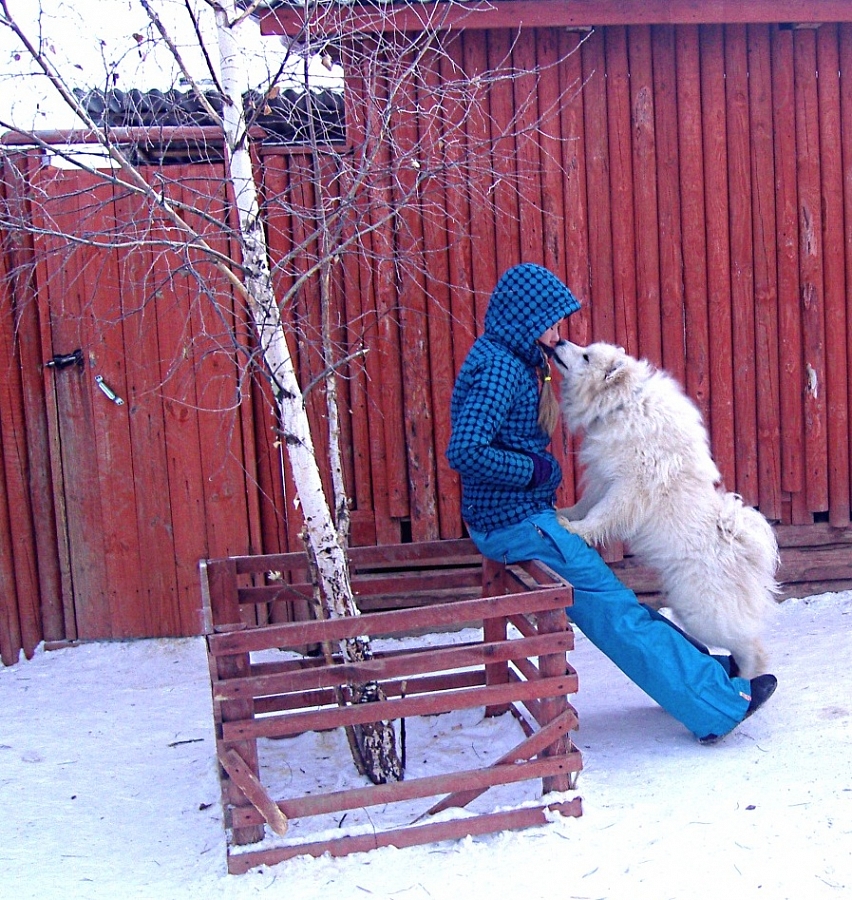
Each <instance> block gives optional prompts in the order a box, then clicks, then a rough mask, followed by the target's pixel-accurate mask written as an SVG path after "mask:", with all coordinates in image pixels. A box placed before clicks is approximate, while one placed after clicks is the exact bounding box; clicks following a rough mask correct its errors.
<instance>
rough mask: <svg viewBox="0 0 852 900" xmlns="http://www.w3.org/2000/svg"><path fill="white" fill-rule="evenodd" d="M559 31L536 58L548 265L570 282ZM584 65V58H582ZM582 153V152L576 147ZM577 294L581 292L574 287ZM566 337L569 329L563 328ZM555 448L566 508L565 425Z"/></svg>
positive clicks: (570, 214)
mask: <svg viewBox="0 0 852 900" xmlns="http://www.w3.org/2000/svg"><path fill="white" fill-rule="evenodd" d="M559 38H560V35H559V32H558V31H556V30H555V29H549V28H547V29H545V28H542V29H539V30H538V31H537V32H536V59H537V64H538V71H539V78H538V86H537V91H538V96H539V117H540V127H539V144H540V147H541V175H540V180H541V197H542V205H541V209H542V216H543V220H542V227H543V239H542V245H543V246H542V254H543V256H542V261H543V264H544V265H545V267H546V268H548V269H549V270H550V271H551V272H553V273H554V274H556V275H557V276H559V277H560V278H561V279H562V280H563V281H565V282H566V283H567V284H570V281H569V277H568V262H569V261H568V259H567V256H566V238H567V234H568V232H569V230H570V229H571V228H572V227H575V228H576V227H577V226H578V224H579V223H576V222H574V221H573V220H574V219H575V217H576V215H577V210H575V209H566V207H565V205H564V204H565V196H564V191H565V182H566V181H567V180H568V179H569V178H570V177H571V176H572V174H573V176H574V179H575V180H576V173H571V172H569V171H566V169H565V166H564V161H563V159H562V150H563V147H564V146H565V144H566V143H568V142H571V143H573V144H576V136H574V135H569V136H563V135H562V130H561V127H562V121H561V112H562V110H563V109H564V108H565V107H566V106H568V105H570V103H571V101H572V100H573V97H574V95H575V93H576V91H577V86H576V85H575V84H574V82H573V80H568V81H563V75H564V74H565V73H564V70H563V65H562V63H563V53H568V52H570V51H568V50H567V49H566V48H564V47H563V46H562V42H561V41H560V39H559ZM577 60H578V61H579V54H578V55H577ZM574 149H575V150H576V148H574ZM574 290H575V291H576V290H577V287H576V285H574ZM563 337H567V330H566V329H565V327H564V326H563ZM551 450H552V452H553V453H554V455H555V456H556V458H557V460H558V461H559V465H560V468H561V469H562V472H563V479H562V485H561V487H560V489H559V500H558V501H557V502H558V503H559V505H560V506H567V505H570V504H571V503H572V502H573V499H570V498H573V476H574V473H573V465H572V458H571V455H570V452H569V450H568V437H567V434H566V433H565V430H564V428H563V427H562V426H561V425H560V426H557V429H556V431H555V433H554V435H553V439H552V441H551Z"/></svg>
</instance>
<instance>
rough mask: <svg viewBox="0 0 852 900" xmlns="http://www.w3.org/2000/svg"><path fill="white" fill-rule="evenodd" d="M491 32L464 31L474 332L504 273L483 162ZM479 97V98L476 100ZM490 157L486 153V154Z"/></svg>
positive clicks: (489, 174) (458, 360) (488, 170)
mask: <svg viewBox="0 0 852 900" xmlns="http://www.w3.org/2000/svg"><path fill="white" fill-rule="evenodd" d="M490 38H491V35H490V33H489V32H487V31H479V30H477V31H471V32H468V33H465V34H464V56H463V58H464V71H465V75H466V77H467V79H468V80H472V81H473V82H474V83H475V84H476V85H477V89H476V91H475V95H474V102H473V103H471V105H470V107H469V110H468V115H467V121H466V122H465V149H466V151H467V156H468V159H469V160H470V162H469V164H468V173H469V180H468V183H469V185H470V212H471V219H470V229H471V241H472V243H473V246H474V248H475V253H474V254H473V290H474V304H475V306H474V313H475V317H474V318H475V321H474V325H475V334H474V335H473V336H471V340H470V343H473V340H472V337H475V335H478V334H479V333H480V332H481V331H482V325H483V322H484V321H485V311H486V309H487V307H488V300H489V298H490V297H491V292H492V291H493V290H494V285H495V284H496V283H497V279H498V278H499V277H500V275H501V274H502V270H501V269H500V268H499V266H500V260H499V259H498V257H497V233H496V229H497V217H496V215H495V214H494V193H493V191H492V188H493V187H494V174H493V170H492V167H491V165H490V163H489V164H488V165H485V164H484V159H483V157H485V148H486V147H488V146H489V145H490V136H491V111H490V99H489V98H490V86H489V81H490V77H491V76H490V74H489V65H488V59H489V53H488V44H489V41H490ZM477 101H478V102H477ZM486 158H487V157H486ZM458 337H459V335H458V330H456V338H457V339H456V341H455V343H458V344H460V346H459V349H458V350H457V351H456V352H455V366H456V370H457V371H458V369H459V368H460V367H461V364H462V362H463V360H464V357H465V356H466V355H467V351H468V349H469V344H468V335H467V333H466V332H464V331H463V332H462V333H461V335H460V337H461V340H458ZM462 351H463V352H462Z"/></svg>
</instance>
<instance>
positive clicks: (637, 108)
mask: <svg viewBox="0 0 852 900" xmlns="http://www.w3.org/2000/svg"><path fill="white" fill-rule="evenodd" d="M628 35H629V41H628V53H629V63H630V105H631V121H632V125H633V160H632V166H633V193H634V197H635V201H634V202H635V205H636V213H635V215H636V225H635V228H636V231H635V233H636V250H635V253H636V288H635V291H636V328H637V337H638V340H637V343H636V347H637V350H638V352H639V355H640V356H643V357H645V358H646V359H649V360H651V362H653V363H654V364H655V365H657V366H661V365H663V329H664V327H665V323H664V322H663V320H662V315H661V298H660V232H659V228H660V218H659V210H658V201H657V191H658V185H657V164H658V157H657V137H656V134H657V131H658V129H657V123H656V104H657V101H656V97H655V91H654V72H653V69H654V67H653V63H652V58H651V29H650V26H647V25H636V26H633V27H631V28H630V29H629V30H628Z"/></svg>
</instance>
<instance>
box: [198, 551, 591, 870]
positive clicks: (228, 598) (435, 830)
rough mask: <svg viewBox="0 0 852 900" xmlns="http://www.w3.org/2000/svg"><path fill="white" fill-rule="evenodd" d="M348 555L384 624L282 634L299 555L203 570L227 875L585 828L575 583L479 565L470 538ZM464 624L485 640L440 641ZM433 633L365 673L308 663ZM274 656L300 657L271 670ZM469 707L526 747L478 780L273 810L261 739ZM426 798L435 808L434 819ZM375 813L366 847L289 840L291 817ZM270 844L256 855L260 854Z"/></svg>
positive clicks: (297, 800) (291, 612)
mask: <svg viewBox="0 0 852 900" xmlns="http://www.w3.org/2000/svg"><path fill="white" fill-rule="evenodd" d="M350 555H351V569H352V584H353V589H354V591H355V593H356V597H357V600H358V602H359V606H360V608H361V609H362V610H383V611H376V612H366V613H364V614H362V615H361V616H359V617H357V618H339V619H329V620H324V621H301V622H299V621H283V622H278V623H276V622H275V621H272V620H274V619H275V618H276V617H278V618H279V619H280V618H284V619H288V618H290V619H292V618H293V617H295V616H296V615H298V614H299V610H300V609H302V610H303V609H304V606H305V604H306V602H307V600H308V598H310V596H311V592H312V588H311V584H310V581H309V578H308V577H307V569H306V563H305V557H304V555H303V554H296V553H291V554H279V555H270V556H251V557H230V558H227V559H218V560H207V561H204V562H202V564H201V580H202V593H203V597H204V602H205V614H206V620H207V647H208V660H209V665H210V677H211V685H212V692H213V710H214V720H215V728H216V739H217V755H218V760H219V763H220V765H219V774H220V779H221V786H222V802H223V808H224V813H225V825H226V828H227V830H228V833H229V834H228V871H229V872H231V873H240V872H245V871H247V870H248V869H250V868H252V867H254V866H258V865H261V864H265V865H273V864H275V863H277V862H281V861H282V860H285V859H288V858H290V857H293V856H296V855H299V854H312V855H315V856H318V855H321V854H323V853H326V852H330V853H331V854H333V855H344V854H347V853H352V852H356V851H364V850H369V849H373V848H376V847H383V846H388V845H393V846H396V847H405V846H412V845H416V844H423V843H428V842H432V841H440V840H446V839H452V838H458V837H463V836H465V835H473V834H484V833H488V832H493V831H498V830H504V829H513V828H523V827H527V826H530V825H535V824H543V823H545V822H546V821H548V819H549V817H550V816H551V815H552V814H553V813H554V812H558V813H561V814H562V815H565V816H579V815H581V811H582V810H581V802H580V798H579V797H577V796H574V797H570V798H566V797H565V796H564V793H565V792H568V791H573V790H574V789H575V786H576V785H575V782H576V776H577V773H578V772H579V771H580V769H581V768H582V758H581V754H580V752H579V751H578V750H577V748H576V747H575V746H574V744H573V743H572V741H571V740H570V738H569V736H568V733H569V732H570V731H572V730H573V729H575V728H576V727H577V724H578V723H577V716H576V712H575V711H574V709H573V708H572V707H571V705H570V704H569V703H568V700H567V695H569V694H571V693H574V692H576V690H577V674H576V672H575V671H574V669H573V668H572V667H571V666H570V665H569V664H568V662H567V659H566V652H567V651H569V650H571V649H572V648H573V633H572V631H571V627H570V625H569V623H568V620H567V617H566V613H565V607H566V606H569V605H570V603H571V600H572V592H571V587H570V585H569V584H568V583H566V582H565V581H564V580H562V579H561V578H559V577H558V576H557V575H556V574H555V573H553V572H552V571H551V570H549V569H547V568H546V567H544V566H543V565H541V564H540V563H537V562H530V563H523V564H519V565H509V566H501V565H498V564H496V563H492V562H491V561H489V560H483V558H482V557H481V556H480V555H479V554H478V553H477V551H476V549H475V547H474V546H473V544H472V543H471V542H470V541H467V540H459V541H437V542H428V543H414V544H402V545H396V546H390V547H388V546H385V547H365V548H354V549H353V550H351V553H350ZM510 625H511V626H514V628H510V627H509V626H510ZM463 626H481V628H482V632H481V634H482V638H481V640H476V641H473V642H467V643H458V642H457V641H456V642H447V643H446V644H441V643H440V636H442V635H446V636H449V635H450V634H452V633H454V632H457V631H458V630H459V629H460V628H461V627H463ZM425 632H428V633H430V634H432V635H433V636H434V637H433V638H432V640H430V645H429V646H428V647H422V646H421V647H417V646H415V647H414V648H413V649H404V650H390V651H388V652H384V653H379V652H376V653H374V654H373V656H372V658H370V659H369V660H366V661H364V662H357V663H352V662H344V661H343V660H342V658H341V657H340V655H339V653H335V654H333V656H332V658H331V659H332V661H331V663H330V664H329V662H327V657H326V656H324V655H319V656H312V655H310V650H311V648H314V647H316V646H317V645H325V646H326V648H328V647H329V646H334V647H335V648H336V647H338V646H339V642H340V641H341V640H343V639H345V638H349V637H355V636H359V635H369V636H370V637H371V639H372V640H373V641H374V642H375V640H376V639H378V638H382V637H385V636H399V635H400V634H404V635H409V636H411V635H415V636H416V635H418V634H419V635H422V634H423V633H425ZM436 640H437V641H438V643H437V644H435V643H434V642H435V641H436ZM415 643H416V641H415ZM268 651H276V653H279V654H280V651H295V652H291V653H287V654H281V656H283V657H285V658H284V659H279V660H277V661H272V662H270V661H263V660H264V658H265V657H268V655H269V653H268ZM366 682H378V683H379V684H380V685H381V688H382V693H383V696H384V699H382V700H380V701H378V702H375V703H360V704H346V705H340V703H339V699H340V697H341V696H344V697H346V696H348V695H349V694H350V686H351V685H352V684H363V683H366ZM474 707H482V708H484V711H485V714H486V715H487V716H494V715H499V714H502V713H506V712H509V713H511V714H513V715H514V716H515V717H516V718H517V720H518V722H519V723H520V725H521V727H522V729H523V734H524V735H525V737H524V739H523V740H522V741H521V742H520V743H518V744H517V745H516V746H515V747H514V748H513V749H511V750H510V751H509V752H508V753H505V754H503V756H501V757H500V758H499V759H497V760H495V761H492V762H491V763H490V764H484V765H483V766H482V767H481V768H476V769H468V770H465V771H456V772H445V773H441V774H438V775H430V776H428V777H419V778H412V779H406V780H403V781H399V782H393V783H388V784H380V785H375V784H370V783H369V782H368V780H367V779H366V778H364V786H362V787H358V788H355V789H350V790H342V791H341V790H336V791H329V792H327V793H322V794H317V793H316V792H312V793H310V794H308V793H304V792H302V793H300V792H299V786H298V785H294V791H293V794H292V795H291V796H289V797H287V798H284V799H273V798H272V797H271V796H270V793H269V790H268V789H267V787H265V786H264V784H263V783H262V780H261V769H260V765H259V758H258V740H259V739H261V738H281V737H288V736H295V735H299V734H304V733H306V732H309V731H323V730H328V729H333V728H343V727H347V726H354V725H358V724H360V723H365V722H376V721H379V720H382V721H389V720H401V719H405V718H411V717H414V716H425V715H429V716H432V715H437V714H441V713H447V712H450V711H455V710H463V709H470V708H474ZM486 749H487V748H486ZM484 755H485V754H484ZM353 765H354V764H353ZM539 778H540V779H541V780H542V793H543V794H545V795H548V794H551V792H553V793H554V794H561V795H563V796H551V797H545V798H543V799H542V800H541V802H539V803H533V804H532V805H529V804H528V803H525V804H524V805H522V806H519V807H518V808H511V809H508V810H507V809H505V808H501V809H500V810H497V811H486V812H479V813H471V812H470V811H469V810H465V814H464V816H463V817H454V818H449V819H447V818H443V817H439V819H438V820H435V819H434V818H433V817H434V816H435V814H437V813H439V812H442V811H444V810H447V809H449V808H451V807H458V808H460V809H461V808H465V807H467V805H468V804H469V803H471V802H472V801H473V800H474V799H475V798H477V797H480V796H481V795H482V794H484V793H485V792H486V791H488V790H489V789H490V788H492V787H495V786H497V785H508V784H511V783H516V782H521V781H527V780H530V779H539ZM427 798H439V799H438V800H437V802H433V803H432V804H431V806H430V805H429V804H428V802H426V800H427ZM420 799H423V800H424V809H423V811H422V812H421V813H420V814H418V815H416V816H415V817H414V819H415V820H413V821H411V822H410V823H409V824H406V825H404V826H402V827H399V826H398V825H397V826H394V827H390V828H383V826H382V824H381V815H382V813H383V812H384V810H386V809H387V808H388V807H389V806H392V805H393V804H395V803H402V802H411V801H417V800H420ZM480 805H481V804H480ZM378 806H381V807H382V809H381V810H373V811H371V821H372V822H373V824H374V826H375V827H374V829H373V830H372V831H371V833H369V834H347V833H346V832H343V831H341V832H340V833H339V834H338V835H336V836H333V837H331V838H329V837H328V836H327V834H325V833H322V834H321V836H320V837H319V838H318V839H317V840H310V839H307V840H306V839H304V838H300V839H299V840H298V841H296V840H290V841H288V840H287V838H286V837H285V833H286V832H287V829H288V823H289V822H290V820H295V819H301V818H302V817H311V816H318V815H321V814H325V813H330V812H344V811H347V810H353V809H360V808H364V807H371V808H374V807H378ZM430 820H431V821H430ZM259 841H263V845H262V846H261V847H259V848H258V847H252V846H251V845H256V844H257V842H259Z"/></svg>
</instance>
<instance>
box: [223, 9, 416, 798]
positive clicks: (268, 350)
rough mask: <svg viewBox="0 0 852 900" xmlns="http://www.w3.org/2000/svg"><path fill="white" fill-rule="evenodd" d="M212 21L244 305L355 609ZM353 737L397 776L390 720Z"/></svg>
mask: <svg viewBox="0 0 852 900" xmlns="http://www.w3.org/2000/svg"><path fill="white" fill-rule="evenodd" d="M216 25H217V29H216V30H217V35H218V41H219V55H220V61H221V83H222V91H223V94H224V110H223V120H224V121H223V125H224V131H225V142H226V145H227V149H228V166H229V175H230V179H231V183H232V186H233V190H234V197H235V204H236V207H237V211H238V215H239V223H240V232H241V237H242V251H243V267H244V270H245V285H246V288H247V293H248V302H249V306H250V311H251V315H252V318H253V321H254V325H255V328H256V330H257V334H258V339H259V343H260V348H261V352H262V354H263V359H264V363H265V366H266V368H267V371H268V374H269V376H270V378H271V382H272V387H273V391H274V394H275V398H276V402H277V404H278V413H279V418H280V422H281V431H282V440H283V443H284V447H285V449H286V452H287V458H288V459H289V461H290V467H291V471H292V475H293V482H294V484H295V486H296V492H297V494H298V500H299V504H300V506H301V509H302V514H303V516H304V520H305V533H306V541H307V544H308V549H309V552H310V553H311V555H312V557H313V562H314V565H315V567H316V572H317V578H318V581H319V587H320V592H321V596H322V598H323V600H324V602H325V603H326V604H327V605H328V612H329V614H330V615H336V616H353V615H358V608H357V606H356V605H355V602H354V598H353V595H352V586H351V583H350V580H349V565H348V561H347V558H346V551H345V548H344V546H343V543H342V542H341V540H340V536H339V534H338V532H337V529H336V528H335V524H334V520H333V518H332V514H331V510H330V508H329V505H328V502H327V500H326V497H325V492H324V490H323V485H322V481H321V479H320V473H319V466H318V464H317V459H316V453H315V451H314V446H313V441H312V439H311V433H310V426H309V423H308V416H307V411H306V409H305V405H304V402H303V399H302V392H301V389H300V386H299V384H298V381H297V379H296V373H295V369H294V367H293V361H292V358H291V356H290V351H289V348H288V346H287V340H286V337H285V332H284V327H283V323H282V321H281V315H280V310H279V308H278V303H277V300H276V297H275V292H274V289H273V284H272V275H271V272H270V269H269V262H268V256H267V246H266V236H265V234H264V231H263V225H262V223H261V221H260V207H259V202H258V196H257V186H256V184H255V181H254V171H253V167H252V161H251V154H250V153H249V144H248V135H247V134H246V133H245V132H246V119H245V113H244V109H243V100H242V95H243V91H244V90H245V89H246V88H247V86H248V85H247V84H246V80H247V79H246V75H245V67H244V64H243V59H244V56H243V53H242V51H241V41H240V36H239V34H240V30H241V28H243V27H245V24H244V23H242V22H240V21H239V19H238V13H237V11H236V9H235V6H234V0H221V2H220V3H219V4H218V5H217V6H216ZM341 649H342V650H343V652H344V654H345V655H346V656H347V657H348V658H350V659H365V658H367V657H369V655H370V648H369V644H368V642H367V641H366V640H364V639H360V638H359V639H355V640H353V641H347V642H344V644H343V646H342V648H341ZM352 687H353V691H354V694H355V697H356V700H357V701H358V702H367V701H370V700H376V699H381V698H382V696H383V694H382V692H381V688H380V687H379V685H377V684H375V683H370V684H367V685H353V686H352ZM357 740H358V747H359V749H360V751H361V756H362V760H361V761H362V763H363V764H364V768H365V774H367V775H369V777H370V778H371V779H372V780H373V781H377V782H380V783H381V782H384V781H388V780H399V779H400V778H401V777H402V764H401V762H400V760H399V758H398V755H397V752H396V738H395V735H394V731H393V727H392V724H391V723H388V722H376V723H373V724H368V725H364V726H362V727H361V728H360V729H359V730H358V735H357Z"/></svg>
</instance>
